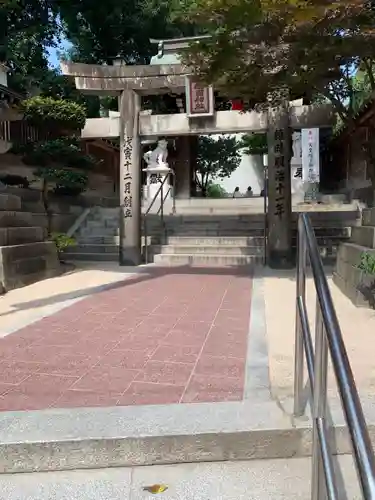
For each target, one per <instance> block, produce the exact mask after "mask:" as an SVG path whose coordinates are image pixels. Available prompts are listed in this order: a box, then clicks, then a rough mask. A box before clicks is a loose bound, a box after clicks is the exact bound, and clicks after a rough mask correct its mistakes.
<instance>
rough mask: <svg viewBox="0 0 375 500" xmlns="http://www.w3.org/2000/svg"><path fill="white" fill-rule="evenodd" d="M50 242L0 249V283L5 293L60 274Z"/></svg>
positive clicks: (54, 251)
mask: <svg viewBox="0 0 375 500" xmlns="http://www.w3.org/2000/svg"><path fill="white" fill-rule="evenodd" d="M61 271H62V270H61V266H60V262H59V259H58V257H57V251H56V245H55V244H54V243H53V242H52V241H42V242H37V243H26V244H22V245H14V246H1V247H0V283H1V285H2V287H3V288H4V290H5V291H7V292H8V291H10V290H14V289H15V288H20V287H22V286H25V285H30V284H32V283H35V282H36V281H39V280H42V279H46V278H52V277H53V276H58V275H59V274H61Z"/></svg>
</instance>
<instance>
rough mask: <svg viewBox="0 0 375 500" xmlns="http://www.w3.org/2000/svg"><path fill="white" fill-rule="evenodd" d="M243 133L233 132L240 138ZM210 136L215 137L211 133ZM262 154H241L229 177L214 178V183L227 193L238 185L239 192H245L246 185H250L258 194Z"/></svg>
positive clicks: (260, 184) (261, 170) (261, 184)
mask: <svg viewBox="0 0 375 500" xmlns="http://www.w3.org/2000/svg"><path fill="white" fill-rule="evenodd" d="M242 135H243V134H235V136H236V138H237V140H240V139H241V137H242ZM211 137H215V136H214V135H212V136H211ZM263 175H264V174H263V155H247V154H244V153H243V154H241V163H240V165H239V167H238V168H237V169H236V170H235V171H234V172H233V174H232V175H231V176H230V177H227V178H226V179H215V180H214V183H215V184H220V186H222V187H223V188H224V189H225V191H227V193H229V194H232V193H233V191H234V189H235V188H236V187H237V186H238V187H239V188H240V193H242V194H245V193H246V190H247V188H248V186H251V188H252V190H253V194H254V195H260V192H261V190H262V189H263V184H264V180H263Z"/></svg>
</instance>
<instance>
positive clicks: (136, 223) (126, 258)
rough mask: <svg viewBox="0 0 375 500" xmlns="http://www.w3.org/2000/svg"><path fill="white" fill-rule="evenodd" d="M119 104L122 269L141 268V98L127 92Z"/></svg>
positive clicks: (129, 91) (122, 94)
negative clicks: (126, 267)
mask: <svg viewBox="0 0 375 500" xmlns="http://www.w3.org/2000/svg"><path fill="white" fill-rule="evenodd" d="M119 103H120V106H119V107H120V240H121V241H120V265H122V266H127V265H133V266H137V265H139V264H141V260H142V252H141V159H140V149H141V144H140V138H139V112H140V109H141V96H140V95H139V94H138V93H137V92H135V91H134V90H124V91H123V92H122V93H121V95H120V98H119Z"/></svg>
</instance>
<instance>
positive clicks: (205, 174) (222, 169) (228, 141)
mask: <svg viewBox="0 0 375 500" xmlns="http://www.w3.org/2000/svg"><path fill="white" fill-rule="evenodd" d="M240 147H241V145H240V142H239V141H238V140H237V139H236V137H228V136H224V135H222V136H218V137H210V136H205V135H201V136H199V138H198V154H197V160H196V171H195V182H196V185H197V186H198V187H199V188H200V189H201V191H202V194H203V196H206V195H207V188H208V186H209V184H210V182H212V181H213V180H215V179H225V178H226V177H229V176H230V175H231V174H232V173H233V172H234V171H235V170H236V169H237V168H238V167H239V165H240V163H241V154H240Z"/></svg>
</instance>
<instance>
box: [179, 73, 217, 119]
mask: <svg viewBox="0 0 375 500" xmlns="http://www.w3.org/2000/svg"><path fill="white" fill-rule="evenodd" d="M185 92H186V114H187V115H188V117H189V118H194V117H199V116H213V114H214V111H215V109H214V90H213V87H212V85H210V86H209V87H205V86H204V85H202V84H201V83H198V82H195V81H194V80H193V79H192V78H191V77H189V76H187V77H186V81H185Z"/></svg>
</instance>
